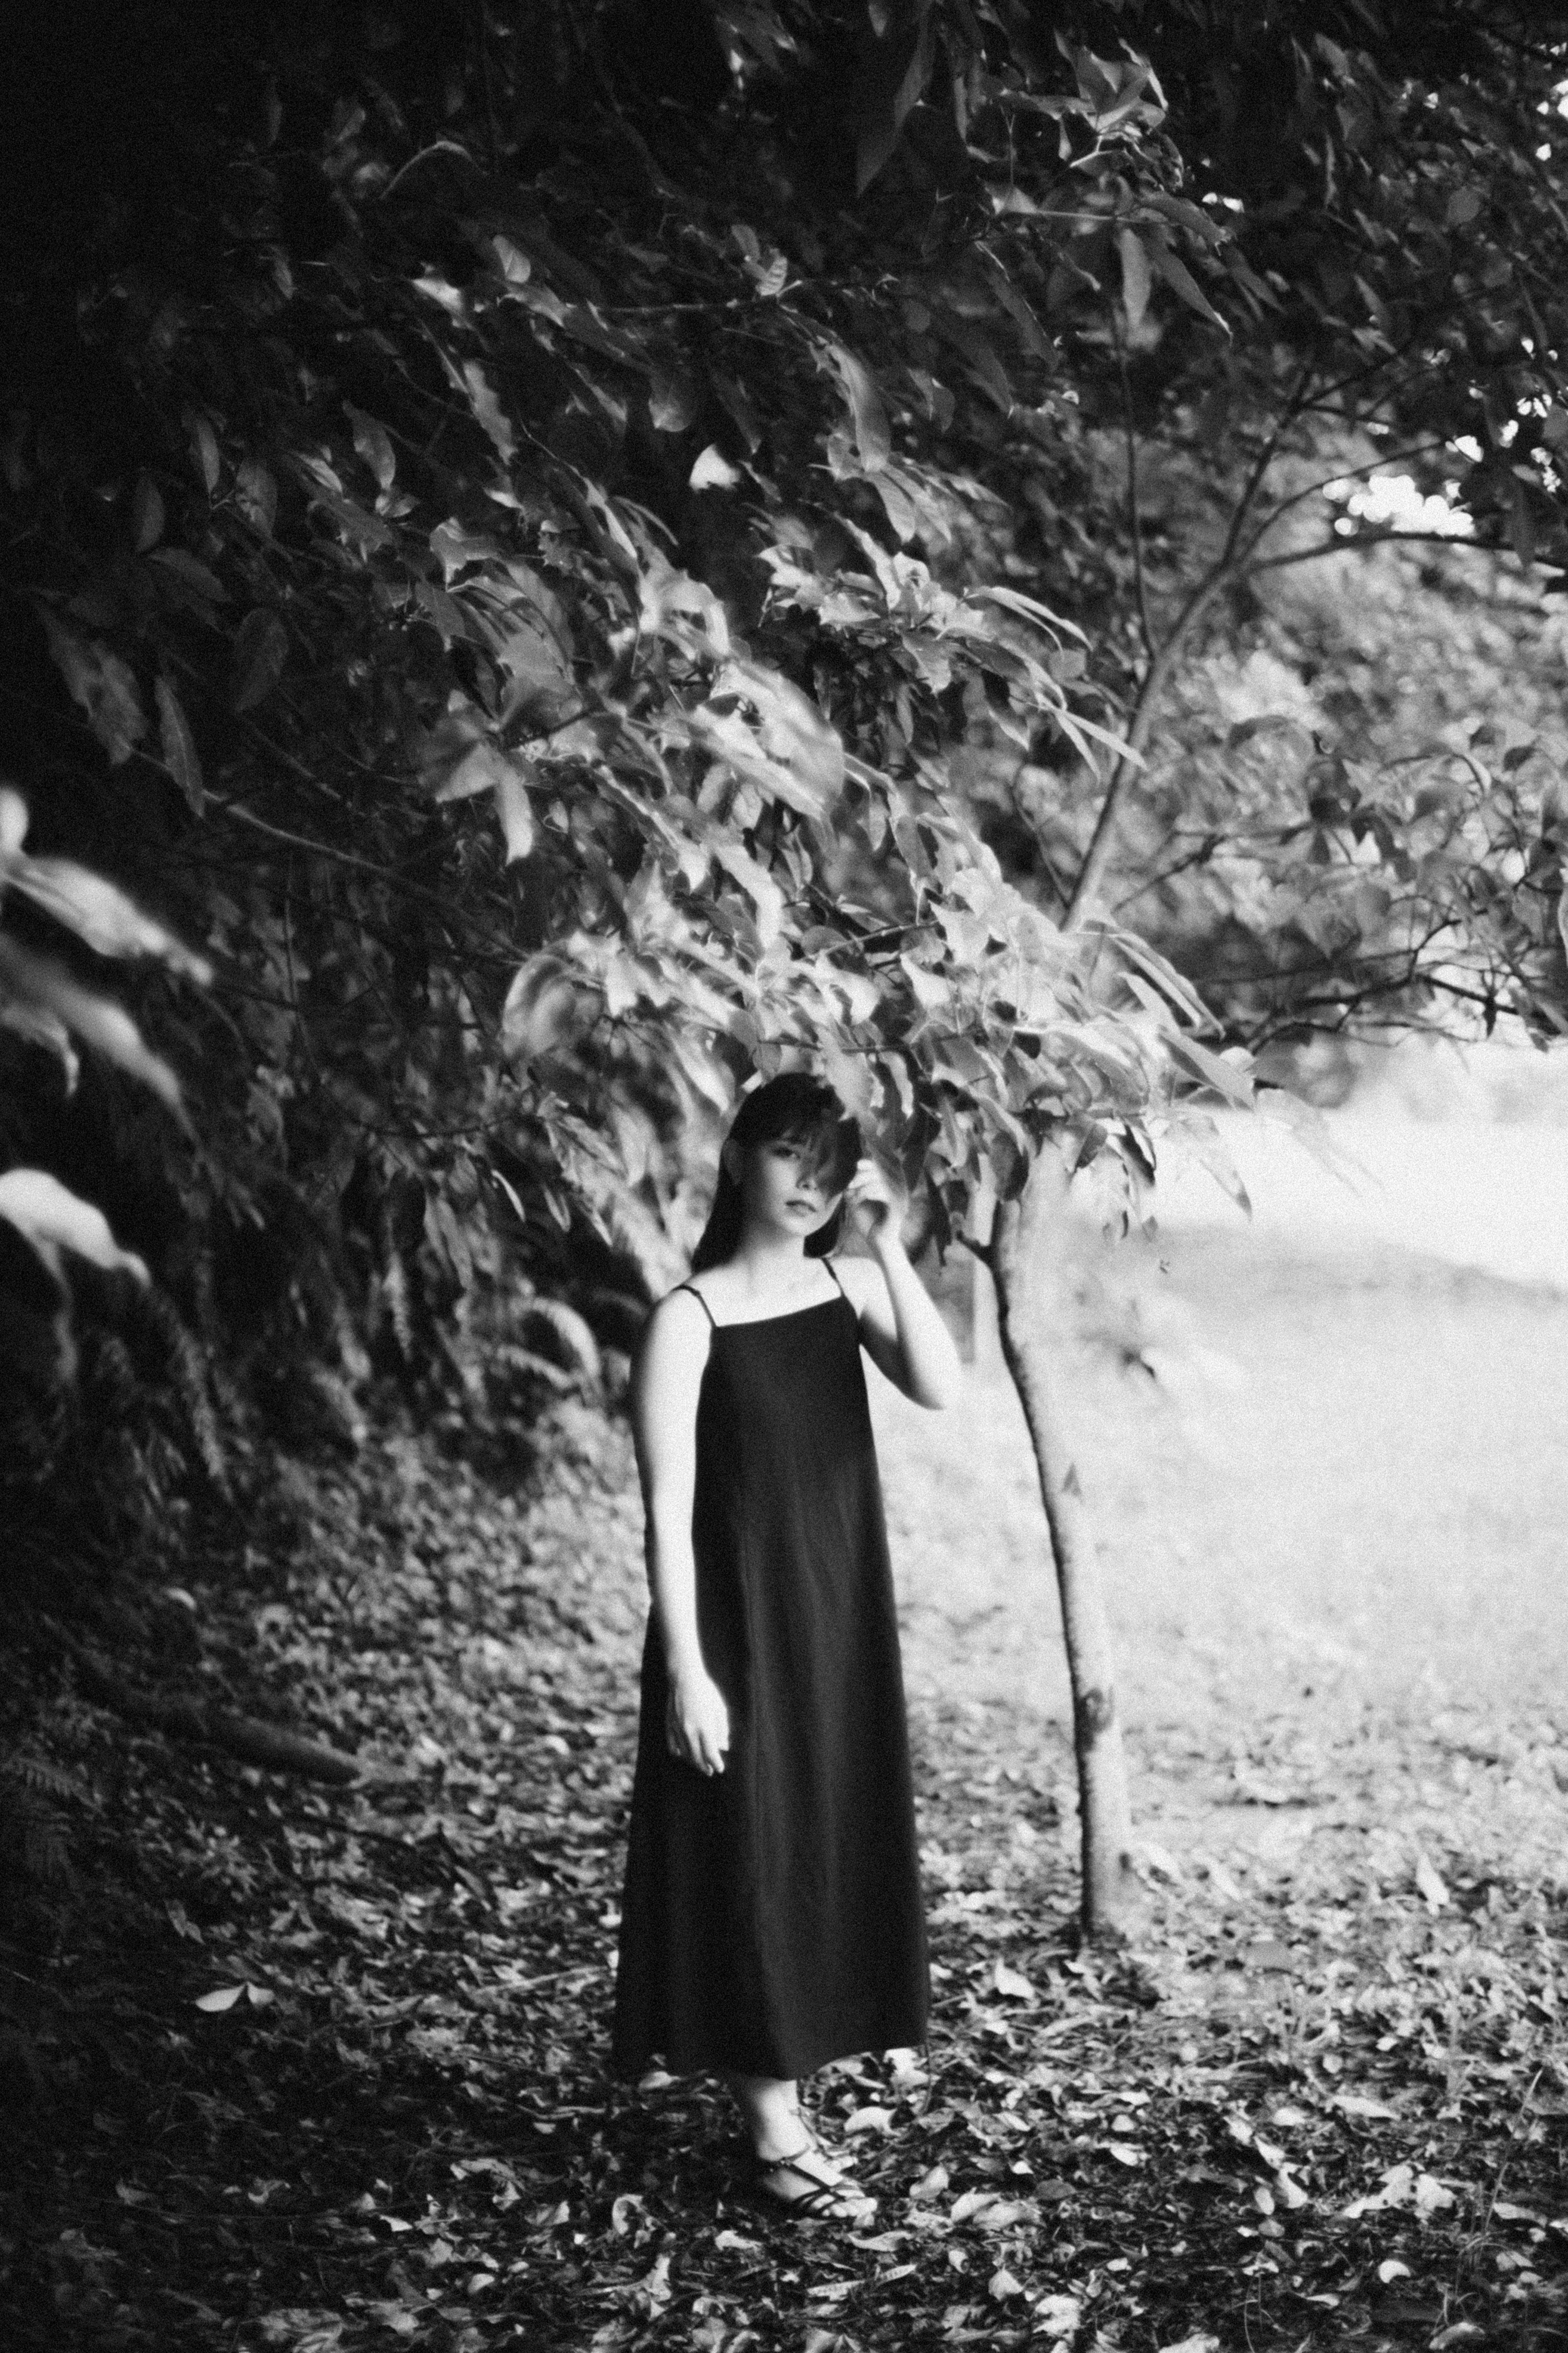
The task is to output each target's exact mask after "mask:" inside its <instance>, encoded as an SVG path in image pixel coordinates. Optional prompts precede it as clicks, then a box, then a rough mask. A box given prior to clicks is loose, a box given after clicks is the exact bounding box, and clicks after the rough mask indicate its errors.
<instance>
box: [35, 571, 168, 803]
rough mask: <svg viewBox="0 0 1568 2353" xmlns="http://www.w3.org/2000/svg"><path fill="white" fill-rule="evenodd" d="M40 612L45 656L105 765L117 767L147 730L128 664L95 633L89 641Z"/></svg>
mask: <svg viewBox="0 0 1568 2353" xmlns="http://www.w3.org/2000/svg"><path fill="white" fill-rule="evenodd" d="M41 617H42V620H43V624H44V634H45V635H46V637H47V638H48V641H49V652H50V655H51V656H52V658H53V659H54V663H55V667H56V668H57V669H58V671H59V673H60V676H61V677H62V678H63V679H64V680H65V682H66V687H67V691H68V693H69V695H70V697H71V700H72V702H76V703H79V705H80V707H81V709H82V710H83V711H85V712H86V713H87V720H88V724H89V727H90V728H91V729H92V732H93V733H94V734H95V735H96V736H97V738H98V740H99V742H100V744H102V746H103V748H104V750H105V751H106V752H107V753H108V754H109V759H110V766H112V767H116V768H117V767H119V766H120V765H121V762H122V761H125V760H128V759H129V758H130V757H131V754H132V752H133V751H134V750H135V748H136V745H137V744H139V743H140V742H141V740H142V736H143V735H145V733H147V714H146V712H144V711H143V710H142V698H141V696H140V694H139V693H138V692H137V691H136V681H135V678H134V677H133V676H132V671H131V669H130V667H129V665H128V664H127V663H125V662H123V661H121V659H120V656H119V655H118V654H114V653H110V650H109V648H108V647H107V646H105V645H102V644H100V641H99V640H98V639H97V638H94V639H93V640H92V641H91V642H90V643H89V642H87V641H86V640H85V639H83V638H79V637H77V636H76V634H75V633H74V631H72V630H70V629H68V628H66V627H65V625H64V624H63V622H60V621H58V620H57V619H56V618H55V616H54V615H53V614H52V613H51V612H49V611H48V610H47V608H45V609H44V611H43V613H42V616H41Z"/></svg>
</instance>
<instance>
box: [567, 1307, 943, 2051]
mask: <svg viewBox="0 0 1568 2353" xmlns="http://www.w3.org/2000/svg"><path fill="white" fill-rule="evenodd" d="M828 1271H830V1272H831V1269H829V1270H828ZM834 1281H835V1282H837V1275H835V1276H834ZM693 1295H694V1296H696V1295H697V1294H696V1293H694V1294H693ZM703 1304H704V1307H705V1308H706V1303H705V1302H704V1303H703ZM709 1321H710V1323H712V1317H711V1316H710V1317H709ZM692 1541H693V1547H694V1550H695V1553H696V1557H697V1620H698V1632H699V1636H700V1641H701V1645H702V1656H703V1660H704V1662H705V1663H706V1665H707V1668H708V1671H709V1672H710V1674H711V1676H712V1677H713V1680H714V1682H715V1683H717V1684H718V1685H719V1687H720V1689H721V1692H722V1693H723V1694H724V1697H725V1700H726V1702H727V1704H728V1705H729V1710H730V1753H729V1757H728V1760H727V1763H726V1766H725V1769H724V1771H723V1772H722V1773H721V1774H716V1775H714V1776H713V1777H712V1778H708V1777H706V1776H704V1775H703V1774H701V1773H700V1772H699V1771H698V1770H697V1768H696V1767H694V1766H691V1765H688V1764H685V1763H683V1762H681V1761H680V1760H679V1758H677V1757H672V1756H671V1755H670V1753H669V1750H668V1746H666V1742H665V1704H666V1699H667V1696H668V1679H667V1676H666V1672H665V1666H664V1658H663V1652H662V1649H661V1646H660V1643H659V1641H658V1631H657V1628H656V1627H655V1625H654V1623H653V1621H652V1620H651V1619H650V1620H649V1624H648V1630H647V1642H646V1644H645V1646H644V1651H643V1668H642V1720H641V1725H640V1728H639V1733H638V1739H637V1778H636V1782H635V1785H634V1788H633V1792H632V1816H631V1831H630V1839H629V1845H628V1852H627V1857H626V1894H625V1900H624V1903H623V1906H622V1922H621V1939H620V1968H619V1973H618V1977H617V1980H616V2015H615V2038H614V2055H615V2062H616V2068H617V2070H618V2071H619V2072H620V2073H623V2074H637V2073H641V2072H642V2070H643V2069H644V2068H645V2067H647V2065H648V2064H649V2063H650V2062H651V2061H652V2060H653V2059H654V2058H655V2057H656V2056H657V2057H660V2058H662V2059H663V2061H664V2063H665V2064H666V2065H667V2066H668V2067H669V2068H671V2069H672V2070H673V2071H674V2072H675V2073H678V2074H687V2073H696V2072H699V2071H701V2072H718V2071H721V2070H731V2069H732V2070H734V2071H735V2072H736V2073H741V2074H747V2075H772V2076H781V2077H782V2076H794V2075H805V2074H809V2073H811V2071H812V2070H813V2069H814V2068H816V2067H821V2066H824V2065H826V2063H827V2062H828V2061H829V2060H830V2059H838V2058H845V2057H847V2056H848V2055H849V2054H851V2053H852V2052H859V2051H875V2050H888V2049H892V2048H895V2047H897V2046H900V2045H910V2044H914V2043H919V2042H923V2041H924V2039H925V2031H926V2003H927V1970H926V1945H925V1921H924V1916H923V1914H922V1912H921V1893H920V1868H919V1862H918V1858H917V1853H916V1847H915V1828H914V1807H913V1801H912V1796H911V1791H910V1759H909V1743H908V1736H907V1733H906V1730H905V1724H904V1698H903V1683H902V1675H901V1671H900V1663H899V1636H898V1625H897V1621H896V1619H895V1616H894V1609H893V1589H892V1578H891V1576H890V1574H889V1565H888V1540H887V1532H886V1529H885V1527H884V1525H883V1519H882V1496H881V1487H880V1484H879V1480H878V1476H877V1457H876V1451H875V1447H874V1445H873V1442H872V1436H871V1419H870V1411H869V1408H868V1403H867V1398H866V1379H865V1374H864V1372H863V1371H862V1368H861V1363H860V1338H859V1324H858V1318H857V1315H856V1313H855V1310H854V1308H853V1307H852V1306H851V1305H850V1303H849V1302H848V1301H847V1299H846V1298H845V1297H844V1296H843V1294H842V1293H840V1295H839V1296H838V1297H837V1299H829V1300H824V1301H823V1302H822V1303H820V1304H819V1305H817V1306H815V1307H803V1308H798V1309H796V1310H795V1312H794V1313H793V1314H785V1315H773V1316H768V1317H766V1318H764V1319H763V1320H761V1321H758V1322H752V1323H748V1324H715V1325H714V1328H713V1331H712V1334H711V1335H710V1345H709V1354H708V1362H707V1365H706V1366H705V1367H704V1370H703V1375H702V1386H701V1391H700V1397H699V1400H698V1409H697V1485H696V1499H695V1503H694V1506H693V1510H692Z"/></svg>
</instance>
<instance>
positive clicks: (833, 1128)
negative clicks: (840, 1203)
mask: <svg viewBox="0 0 1568 2353" xmlns="http://www.w3.org/2000/svg"><path fill="white" fill-rule="evenodd" d="M730 1133H731V1135H732V1136H733V1137H734V1139H735V1141H736V1143H738V1144H746V1145H751V1144H793V1145H795V1149H796V1150H797V1151H798V1152H799V1153H800V1154H801V1155H803V1157H804V1158H805V1163H806V1166H807V1167H808V1168H809V1170H810V1172H811V1174H812V1175H813V1176H820V1177H822V1178H823V1179H824V1181H825V1182H826V1186H827V1188H828V1190H829V1191H831V1192H835V1193H842V1192H843V1190H844V1188H845V1187H846V1186H847V1184H848V1182H849V1179H850V1178H851V1176H853V1175H854V1174H855V1170H856V1166H857V1165H858V1161H859V1158H860V1152H861V1144H860V1130H859V1128H858V1126H857V1125H856V1124H855V1122H854V1120H852V1119H851V1118H850V1116H849V1114H848V1113H847V1111H846V1110H845V1108H844V1106H843V1104H842V1103H840V1102H839V1100H838V1097H837V1095H836V1094H835V1093H834V1092H833V1089H832V1088H831V1087H829V1086H826V1085H824V1083H823V1082H822V1081H821V1080H820V1079H814V1078H811V1077H809V1076H808V1075H807V1074H806V1073H805V1071H790V1072H788V1073H787V1074H785V1075H784V1076H783V1077H780V1078H776V1079H771V1080H769V1082H767V1084H766V1085H765V1086H761V1087H758V1088H757V1090H756V1092H754V1093H753V1094H750V1095H748V1096H747V1097H746V1099H745V1101H744V1102H743V1103H742V1105H741V1108H740V1110H739V1112H738V1113H736V1115H735V1124H734V1125H733V1126H732V1127H731V1130H730Z"/></svg>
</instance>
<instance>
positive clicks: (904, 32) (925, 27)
mask: <svg viewBox="0 0 1568 2353" xmlns="http://www.w3.org/2000/svg"><path fill="white" fill-rule="evenodd" d="M931 13H932V12H931V0H888V5H886V6H885V9H884V10H883V11H882V12H881V22H880V25H879V26H878V32H879V37H878V38H877V40H876V41H875V42H874V43H873V44H872V46H871V47H870V50H869V53H868V54H865V53H863V54H862V57H861V58H860V61H859V64H858V72H857V76H856V83H857V95H858V99H859V114H860V120H859V127H858V133H857V137H856V142H855V193H856V195H858V196H859V195H865V193H866V190H867V189H868V187H869V186H870V185H871V183H872V181H873V180H874V179H875V178H876V176H877V174H878V173H879V171H880V170H881V169H882V167H883V165H884V164H886V163H887V161H888V158H889V155H891V153H892V152H893V149H894V147H895V146H896V145H897V143H898V137H899V132H900V131H901V130H902V128H903V125H904V122H905V121H906V119H907V117H908V115H909V113H910V109H911V108H912V107H914V106H915V105H917V104H918V103H919V100H920V99H921V95H922V93H923V91H924V90H925V86H926V84H927V82H928V81H929V80H930V79H931V61H932V57H933V54H934V40H933V33H932V24H931ZM871 21H872V23H873V25H874V26H876V25H877V16H875V15H873V16H872V20H871Z"/></svg>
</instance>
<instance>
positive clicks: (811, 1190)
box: [726, 1137, 844, 1241]
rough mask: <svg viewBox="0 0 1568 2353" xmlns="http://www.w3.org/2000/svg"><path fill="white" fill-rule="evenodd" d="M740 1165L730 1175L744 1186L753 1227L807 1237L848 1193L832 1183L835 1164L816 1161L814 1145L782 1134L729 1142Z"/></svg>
mask: <svg viewBox="0 0 1568 2353" xmlns="http://www.w3.org/2000/svg"><path fill="white" fill-rule="evenodd" d="M731 1151H733V1152H734V1153H735V1154H736V1160H737V1161H738V1163H739V1165H738V1166H736V1165H735V1164H734V1163H731V1166H730V1173H731V1176H733V1177H734V1179H735V1181H736V1183H737V1184H738V1185H739V1186H740V1188H741V1205H742V1209H743V1211H744V1214H745V1219H746V1223H747V1224H748V1225H756V1226H762V1227H764V1228H765V1229H767V1230H768V1231H770V1232H772V1233H778V1234H793V1235H796V1236H798V1237H799V1239H800V1240H802V1241H805V1240H807V1239H808V1237H809V1236H811V1235H812V1234H814V1233H816V1229H817V1228H818V1227H819V1226H824V1225H826V1222H827V1220H828V1219H829V1218H830V1217H831V1216H832V1215H833V1212H834V1210H835V1209H836V1208H837V1207H838V1204H839V1202H840V1201H841V1200H842V1199H843V1198H844V1196H843V1193H842V1192H841V1191H839V1192H835V1191H833V1190H832V1189H831V1187H832V1182H833V1178H832V1169H831V1166H830V1165H826V1166H825V1165H824V1164H822V1163H820V1162H818V1161H816V1159H815V1157H814V1155H813V1154H812V1152H811V1149H810V1147H809V1145H800V1144H792V1143H791V1142H790V1141H789V1140H788V1138H787V1137H780V1138H779V1139H778V1140H777V1141H776V1142H773V1143H770V1144H753V1145H744V1146H739V1147H737V1146H734V1145H730V1146H727V1147H726V1152H727V1154H728V1153H729V1152H731Z"/></svg>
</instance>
